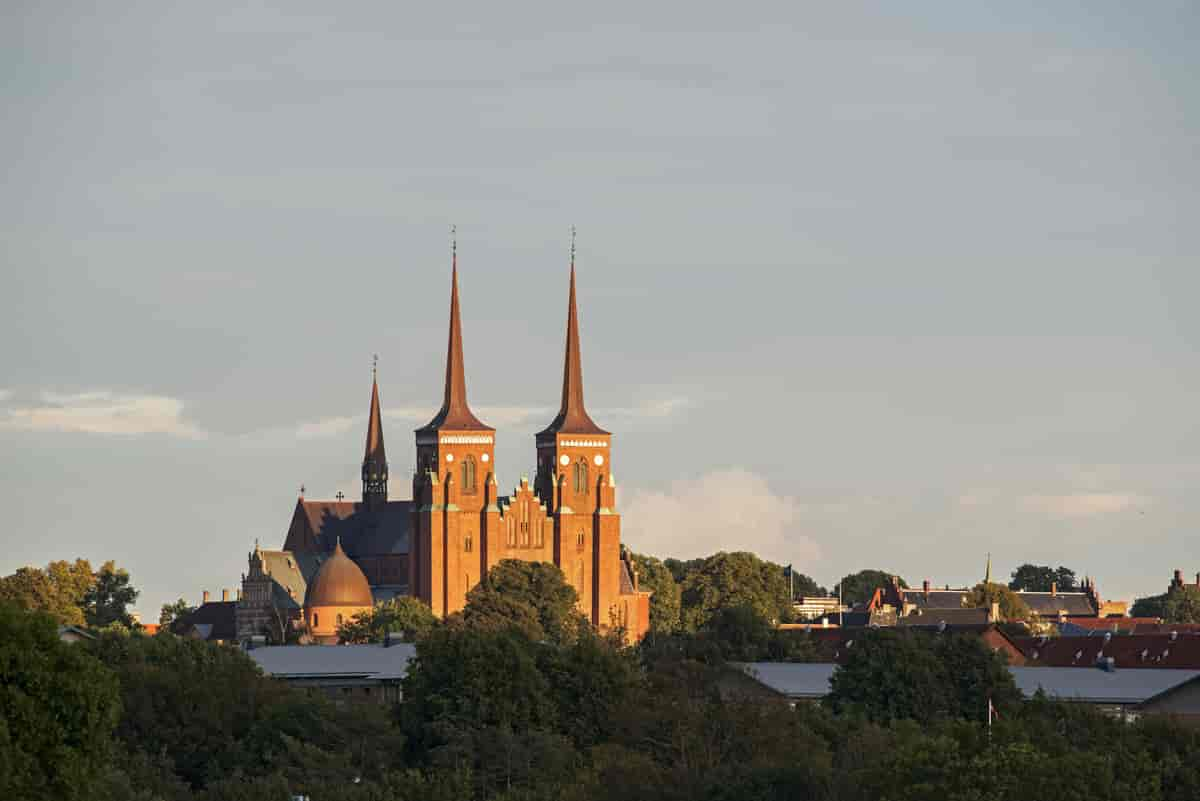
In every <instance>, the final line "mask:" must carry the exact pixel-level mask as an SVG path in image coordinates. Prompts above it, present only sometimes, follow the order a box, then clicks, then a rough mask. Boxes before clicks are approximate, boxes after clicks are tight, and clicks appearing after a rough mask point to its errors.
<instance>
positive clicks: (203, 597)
mask: <svg viewBox="0 0 1200 801" xmlns="http://www.w3.org/2000/svg"><path fill="white" fill-rule="evenodd" d="M200 603H202V604H206V603H208V590H205V591H204V594H203V595H201V596H200Z"/></svg>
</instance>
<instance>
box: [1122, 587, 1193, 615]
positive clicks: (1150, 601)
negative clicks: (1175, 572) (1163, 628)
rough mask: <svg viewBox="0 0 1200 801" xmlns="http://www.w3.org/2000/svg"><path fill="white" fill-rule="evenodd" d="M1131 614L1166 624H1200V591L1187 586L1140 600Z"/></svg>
mask: <svg viewBox="0 0 1200 801" xmlns="http://www.w3.org/2000/svg"><path fill="white" fill-rule="evenodd" d="M1129 613H1130V614H1131V615H1133V616H1134V617H1160V618H1162V619H1163V622H1165V623H1200V589H1197V588H1196V587H1189V586H1186V585H1185V586H1183V587H1173V588H1171V590H1170V591H1169V592H1165V593H1163V594H1162V595H1151V596H1148V597H1146V598H1138V599H1137V600H1136V601H1134V602H1133V608H1132V609H1130V610H1129Z"/></svg>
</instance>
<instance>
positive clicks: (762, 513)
mask: <svg viewBox="0 0 1200 801" xmlns="http://www.w3.org/2000/svg"><path fill="white" fill-rule="evenodd" d="M803 511H804V510H803V507H802V506H801V504H800V502H799V501H798V500H796V499H795V498H792V497H788V496H781V495H776V494H775V493H774V492H772V491H771V488H770V487H769V486H768V485H767V481H766V479H765V478H763V477H762V476H759V475H757V474H755V473H751V472H749V471H747V470H744V469H741V468H732V469H727V470H720V471H716V472H712V473H708V474H706V475H703V476H700V477H699V478H697V479H694V480H683V481H676V482H674V483H672V484H671V486H670V487H669V488H668V489H667V490H666V491H662V492H644V491H634V492H632V493H631V494H630V498H629V501H628V503H626V504H624V511H623V512H622V515H623V517H624V535H623V539H625V540H627V541H629V542H632V543H634V544H635V547H636V548H637V549H638V550H643V551H646V552H649V553H652V554H655V555H658V556H661V557H667V556H673V557H676V558H680V559H691V558H695V557H700V556H708V555H709V554H712V553H716V552H717V551H751V552H753V553H756V554H758V555H759V556H761V557H763V558H765V559H770V560H772V561H775V562H780V563H782V564H788V563H795V564H796V565H797V568H798V569H805V570H811V568H810V567H807V566H808V565H810V564H811V563H812V562H814V561H817V560H819V559H820V557H821V548H820V546H819V545H818V544H817V543H816V542H815V541H814V540H813V539H811V538H810V537H808V536H805V535H804V534H803V533H801V532H800V531H799V529H800V526H801V522H802V517H803ZM802 566H803V567H802Z"/></svg>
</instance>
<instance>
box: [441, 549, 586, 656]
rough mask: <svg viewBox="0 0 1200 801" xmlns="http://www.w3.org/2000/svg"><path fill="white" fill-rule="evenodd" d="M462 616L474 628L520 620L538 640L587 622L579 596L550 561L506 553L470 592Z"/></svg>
mask: <svg viewBox="0 0 1200 801" xmlns="http://www.w3.org/2000/svg"><path fill="white" fill-rule="evenodd" d="M462 618H463V621H464V622H465V623H466V624H467V625H468V626H470V627H472V628H481V629H491V630H496V629H500V628H508V627H512V626H516V627H518V628H520V629H522V630H523V631H524V632H525V634H526V636H528V637H529V638H530V639H532V640H534V641H535V642H538V641H541V640H550V641H553V642H561V641H565V640H569V639H572V638H574V637H575V636H576V635H577V634H578V632H579V630H580V628H581V627H582V626H586V625H587V622H586V620H585V619H584V618H583V617H582V615H581V614H580V612H579V596H578V595H577V594H576V593H575V588H574V587H572V586H571V585H570V584H568V583H567V580H566V577H565V576H563V573H562V571H561V570H559V569H558V567H556V566H555V565H552V564H550V563H549V562H526V561H523V560H520V559H504V560H502V561H501V562H500V563H499V564H497V565H496V566H495V567H493V568H492V569H491V570H489V571H488V573H487V576H485V577H484V579H483V581H481V582H479V584H477V585H475V587H474V588H473V589H472V590H471V591H470V592H468V593H467V605H466V606H465V607H464V608H463V612H462Z"/></svg>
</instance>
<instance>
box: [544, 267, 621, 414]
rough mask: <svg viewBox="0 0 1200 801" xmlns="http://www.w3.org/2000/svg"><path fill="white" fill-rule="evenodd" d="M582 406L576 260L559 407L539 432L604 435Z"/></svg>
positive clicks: (569, 304) (569, 301)
mask: <svg viewBox="0 0 1200 801" xmlns="http://www.w3.org/2000/svg"><path fill="white" fill-rule="evenodd" d="M607 433H608V432H607V431H605V430H604V429H602V428H601V427H600V426H598V425H596V424H595V423H594V422H593V421H592V418H591V417H590V416H589V415H588V413H587V409H586V408H584V405H583V359H582V358H581V357H580V355H579V315H578V313H577V312H576V309H575V258H574V255H572V258H571V290H570V293H569V297H568V300H567V348H566V356H565V358H564V359H563V388H562V405H561V406H560V407H559V410H558V416H557V417H555V418H554V421H553V422H551V423H550V425H549V426H547V427H546V429H545V430H543V431H541V432H539V434H538V436H544V435H546V434H607Z"/></svg>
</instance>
